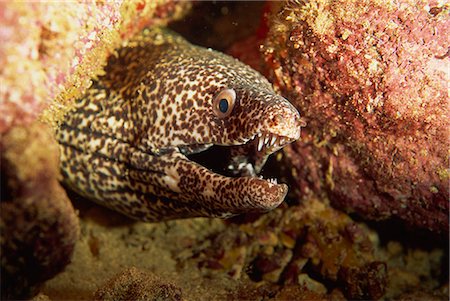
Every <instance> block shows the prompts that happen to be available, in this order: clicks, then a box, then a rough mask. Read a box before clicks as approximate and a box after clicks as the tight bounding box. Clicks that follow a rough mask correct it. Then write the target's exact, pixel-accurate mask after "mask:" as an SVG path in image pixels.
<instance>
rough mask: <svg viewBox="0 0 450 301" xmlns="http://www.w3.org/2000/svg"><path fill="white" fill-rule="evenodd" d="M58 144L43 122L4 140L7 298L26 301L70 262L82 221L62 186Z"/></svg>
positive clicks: (2, 223)
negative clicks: (59, 180)
mask: <svg viewBox="0 0 450 301" xmlns="http://www.w3.org/2000/svg"><path fill="white" fill-rule="evenodd" d="M58 156H59V155H58V145H57V144H56V141H55V140H54V139H53V138H52V134H51V133H50V130H49V129H48V128H47V127H45V126H43V125H42V124H40V123H37V122H35V123H33V124H32V125H29V126H28V127H14V128H13V129H11V130H10V131H8V133H7V134H6V135H4V136H3V137H2V140H1V141H0V166H1V182H2V183H1V189H0V190H1V203H0V233H1V235H0V243H1V297H2V299H8V300H9V299H23V298H27V297H30V296H31V295H33V294H35V293H36V289H37V288H39V286H40V284H42V283H43V282H44V281H45V280H48V279H50V278H52V277H53V276H55V275H56V274H57V273H59V272H61V271H62V270H63V269H64V267H65V266H66V265H67V264H68V263H69V262H70V260H71V257H72V253H73V250H74V247H75V243H76V241H77V239H78V234H79V226H78V217H77V215H76V213H75V210H74V209H73V207H72V203H71V202H70V200H69V198H68V197H67V195H66V193H65V191H64V190H63V188H62V187H61V186H60V185H59V182H58V177H59V166H58V162H59V160H58Z"/></svg>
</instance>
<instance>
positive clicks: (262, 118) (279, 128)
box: [57, 28, 301, 221]
mask: <svg viewBox="0 0 450 301" xmlns="http://www.w3.org/2000/svg"><path fill="white" fill-rule="evenodd" d="M300 125H301V121H300V115H299V113H298V112H297V110H296V109H295V108H294V107H293V106H292V105H291V104H290V103H289V102H288V101H287V100H286V99H284V98H283V97H281V96H279V95H277V94H275V93H274V91H273V90H272V87H271V85H270V83H269V82H268V81H267V80H266V79H265V78H264V77H262V76H261V75H260V74H259V73H258V72H256V71H254V70H252V69H251V68H250V67H248V66H246V65H244V64H242V63H241V62H239V61H237V60H235V59H233V58H231V57H229V56H227V55H224V54H222V53H219V52H216V51H213V50H210V49H205V48H201V47H197V46H194V45H191V44H189V43H188V42H187V41H185V40H184V39H183V38H181V37H179V36H177V35H176V34H174V33H171V32H169V31H167V30H164V29H158V28H156V29H147V30H144V31H143V32H142V33H141V34H139V35H138V36H137V37H135V38H133V39H132V40H131V41H129V42H128V43H127V44H126V45H124V46H123V47H122V48H120V49H119V50H118V51H117V53H116V54H115V55H111V57H110V59H109V62H108V65H107V67H105V75H103V76H101V77H99V78H98V79H97V80H96V81H94V83H93V85H92V86H91V88H89V90H88V91H87V92H86V94H85V95H84V96H83V97H82V98H81V99H79V100H78V101H77V103H76V108H75V109H74V110H73V111H72V112H70V113H68V114H67V116H66V118H65V120H64V123H63V124H61V125H60V127H59V129H58V130H57V139H58V141H59V143H60V145H61V169H62V174H63V177H64V182H65V184H66V185H67V186H69V187H70V188H71V189H73V190H75V191H76V192H78V193H79V194H81V195H83V196H85V197H87V198H89V199H92V200H94V201H96V202H97V203H100V204H102V205H104V206H107V207H110V208H112V209H114V210H117V211H119V212H122V213H123V214H125V215H128V216H130V217H133V218H136V219H139V220H145V221H161V220H165V219H172V218H185V217H194V216H218V217H227V216H231V215H235V214H239V213H245V212H249V211H266V210H270V209H272V208H275V207H277V206H278V205H279V204H280V203H281V202H282V201H283V199H284V197H285V195H286V193H287V186H286V185H285V184H276V181H273V180H269V181H267V180H264V179H261V178H258V177H255V175H256V173H257V172H259V171H260V169H261V167H262V166H263V164H264V162H265V160H266V159H267V156H268V155H269V154H271V153H273V152H274V151H276V150H278V149H280V148H282V147H283V146H284V145H285V144H286V143H290V142H292V141H294V140H296V139H298V138H299V136H300ZM215 148H217V149H220V150H221V151H220V152H212V155H211V156H214V157H213V159H214V160H213V161H216V162H220V164H219V165H223V166H224V167H223V168H222V171H223V172H221V173H222V174H227V175H229V176H225V175H222V174H219V173H216V172H214V171H212V170H211V169H210V168H208V166H202V165H201V164H200V163H197V162H195V161H193V160H194V159H193V160H191V159H190V157H191V156H192V157H195V156H199V155H200V153H205V154H207V152H209V151H211V150H213V149H215ZM196 153H197V154H196ZM211 156H210V159H209V160H210V161H211ZM230 175H232V176H230Z"/></svg>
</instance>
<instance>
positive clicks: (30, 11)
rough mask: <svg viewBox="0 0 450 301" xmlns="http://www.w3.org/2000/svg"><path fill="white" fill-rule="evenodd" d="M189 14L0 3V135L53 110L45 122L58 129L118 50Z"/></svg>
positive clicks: (161, 3) (145, 4)
mask: <svg viewBox="0 0 450 301" xmlns="http://www.w3.org/2000/svg"><path fill="white" fill-rule="evenodd" d="M187 7H189V3H188V2H184V3H180V4H178V3H177V2H175V1H172V0H158V1H142V0H132V1H125V2H123V1H105V2H96V3H88V2H84V1H73V2H65V3H61V2H53V3H52V2H35V1H32V2H12V3H8V2H0V40H1V41H2V43H1V44H0V66H1V67H0V81H1V83H2V84H1V85H0V133H4V132H6V131H7V130H8V129H9V128H10V127H11V126H14V125H24V124H29V123H31V122H32V121H34V120H35V119H36V118H37V117H38V116H40V114H41V113H42V111H43V110H44V109H46V108H48V107H50V106H51V108H50V109H49V111H48V114H44V116H43V117H42V119H43V120H45V121H47V122H50V123H56V122H58V120H60V119H61V118H62V115H63V114H64V113H65V112H66V111H67V110H66V109H67V108H68V106H69V105H70V103H71V102H72V101H73V100H74V98H76V97H77V96H79V95H81V93H82V92H83V91H84V90H85V89H86V88H87V87H89V85H90V83H91V78H93V77H95V76H97V75H99V74H100V73H101V69H102V67H103V66H104V65H105V64H106V59H107V57H108V55H109V54H111V53H113V51H114V49H115V48H117V47H118V46H119V45H120V44H121V43H122V42H123V41H125V40H126V39H127V38H129V37H130V36H132V35H134V34H135V33H137V32H139V31H141V30H142V29H143V28H144V27H146V26H150V25H156V24H158V25H159V24H166V23H167V22H168V21H169V20H172V19H174V18H176V17H178V16H180V15H182V13H184V12H183V9H182V8H187ZM184 11H186V10H184Z"/></svg>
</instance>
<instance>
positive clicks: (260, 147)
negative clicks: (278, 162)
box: [258, 137, 264, 152]
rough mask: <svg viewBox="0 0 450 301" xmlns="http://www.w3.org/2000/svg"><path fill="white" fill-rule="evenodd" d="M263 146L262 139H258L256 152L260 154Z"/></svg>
mask: <svg viewBox="0 0 450 301" xmlns="http://www.w3.org/2000/svg"><path fill="white" fill-rule="evenodd" d="M263 145H264V139H263V138H262V137H261V138H259V141H258V152H260V151H261V150H262V147H263Z"/></svg>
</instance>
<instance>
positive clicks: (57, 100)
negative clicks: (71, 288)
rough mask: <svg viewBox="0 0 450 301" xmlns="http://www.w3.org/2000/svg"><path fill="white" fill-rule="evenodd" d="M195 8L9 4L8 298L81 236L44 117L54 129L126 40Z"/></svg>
mask: <svg viewBox="0 0 450 301" xmlns="http://www.w3.org/2000/svg"><path fill="white" fill-rule="evenodd" d="M189 6H190V4H189V3H188V2H180V3H179V2H176V1H171V0H167V1H166V0H158V1H140V0H132V1H125V2H123V3H122V1H114V2H96V3H86V2H83V1H76V2H67V3H61V2H54V3H52V2H4V1H2V2H0V28H1V29H0V40H1V41H2V43H1V44H0V66H1V67H0V82H1V84H0V146H1V149H0V151H1V152H0V153H1V181H2V182H1V184H2V185H1V201H2V203H1V214H0V218H1V220H0V227H1V228H0V232H1V268H2V271H1V272H2V273H1V294H2V298H25V297H28V296H31V295H33V294H34V293H35V292H36V291H37V288H38V287H39V285H40V284H41V283H42V282H43V281H45V280H47V279H49V278H51V277H53V276H54V275H55V274H57V273H58V272H60V271H61V270H62V269H63V268H64V266H65V265H66V264H67V263H68V262H69V261H70V258H71V255H72V251H73V248H74V243H75V241H76V237H77V233H78V221H77V217H76V215H75V212H74V211H73V208H72V206H71V204H70V202H69V200H68V199H67V196H66V193H65V191H64V190H63V189H62V187H61V186H60V185H59V183H58V175H59V167H58V146H57V145H56V144H55V142H54V141H53V140H52V139H51V138H50V136H51V134H49V133H48V132H47V129H46V128H45V127H44V126H43V125H39V124H38V123H37V122H36V119H37V117H38V116H39V117H40V118H41V119H42V120H45V121H47V122H48V123H50V124H52V125H55V124H56V123H57V122H58V120H60V118H61V117H62V116H63V114H64V113H65V112H66V110H67V109H68V108H70V104H71V101H72V100H73V99H74V98H76V97H77V96H78V95H80V94H81V93H83V91H84V89H86V87H88V86H89V85H90V83H91V78H92V77H94V76H96V75H98V74H99V72H100V70H101V69H102V67H103V65H104V64H105V63H106V58H107V57H108V56H109V55H110V54H111V53H112V52H113V50H114V49H115V48H116V47H117V46H118V45H120V44H121V43H123V42H124V41H126V39H127V38H129V37H130V36H131V35H133V34H134V33H136V32H138V31H140V30H141V29H142V28H143V27H145V26H148V25H154V24H166V23H167V22H168V21H169V20H171V19H173V18H175V17H176V16H180V15H181V14H182V13H184V12H183V8H188V7H189ZM45 109H46V110H45ZM43 110H45V113H44V114H42V112H43Z"/></svg>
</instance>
